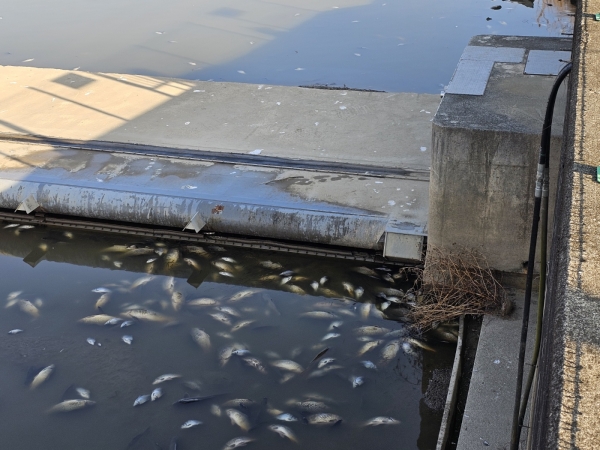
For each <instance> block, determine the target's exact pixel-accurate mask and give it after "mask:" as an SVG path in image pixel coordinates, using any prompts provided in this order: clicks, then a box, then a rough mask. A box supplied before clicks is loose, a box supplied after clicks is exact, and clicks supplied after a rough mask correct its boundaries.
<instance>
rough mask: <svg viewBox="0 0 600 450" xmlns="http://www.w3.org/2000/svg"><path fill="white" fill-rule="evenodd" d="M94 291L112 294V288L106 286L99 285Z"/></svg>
mask: <svg viewBox="0 0 600 450" xmlns="http://www.w3.org/2000/svg"><path fill="white" fill-rule="evenodd" d="M92 292H96V293H98V294H110V293H111V290H110V289H108V288H105V287H99V288H96V289H92Z"/></svg>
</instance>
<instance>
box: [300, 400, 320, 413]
mask: <svg viewBox="0 0 600 450" xmlns="http://www.w3.org/2000/svg"><path fill="white" fill-rule="evenodd" d="M294 406H295V407H296V408H298V409H299V410H300V411H302V412H307V413H320V412H322V411H326V410H328V409H329V406H327V405H326V404H325V403H323V402H317V401H314V400H306V401H303V402H296V403H294Z"/></svg>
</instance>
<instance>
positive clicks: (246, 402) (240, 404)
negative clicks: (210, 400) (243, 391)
mask: <svg viewBox="0 0 600 450" xmlns="http://www.w3.org/2000/svg"><path fill="white" fill-rule="evenodd" d="M255 405H257V403H256V402H255V401H254V400H250V399H249V398H234V399H233V400H227V401H226V402H225V403H223V406H226V407H228V408H236V407H237V408H245V409H248V408H251V407H253V406H255Z"/></svg>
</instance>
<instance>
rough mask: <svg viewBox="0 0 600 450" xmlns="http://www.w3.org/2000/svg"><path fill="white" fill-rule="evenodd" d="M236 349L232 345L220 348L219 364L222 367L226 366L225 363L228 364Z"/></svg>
mask: <svg viewBox="0 0 600 450" xmlns="http://www.w3.org/2000/svg"><path fill="white" fill-rule="evenodd" d="M234 350H235V348H233V347H232V346H227V347H224V348H222V349H221V350H219V365H220V366H221V367H224V366H225V364H227V362H228V361H229V359H230V358H231V354H232V353H233V351H234Z"/></svg>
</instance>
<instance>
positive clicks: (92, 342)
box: [86, 338, 96, 345]
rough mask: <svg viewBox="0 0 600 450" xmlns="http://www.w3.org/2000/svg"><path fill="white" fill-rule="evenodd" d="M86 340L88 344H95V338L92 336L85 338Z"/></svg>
mask: <svg viewBox="0 0 600 450" xmlns="http://www.w3.org/2000/svg"><path fill="white" fill-rule="evenodd" d="M86 342H87V343H88V344H90V345H96V339H94V338H87V339H86Z"/></svg>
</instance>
